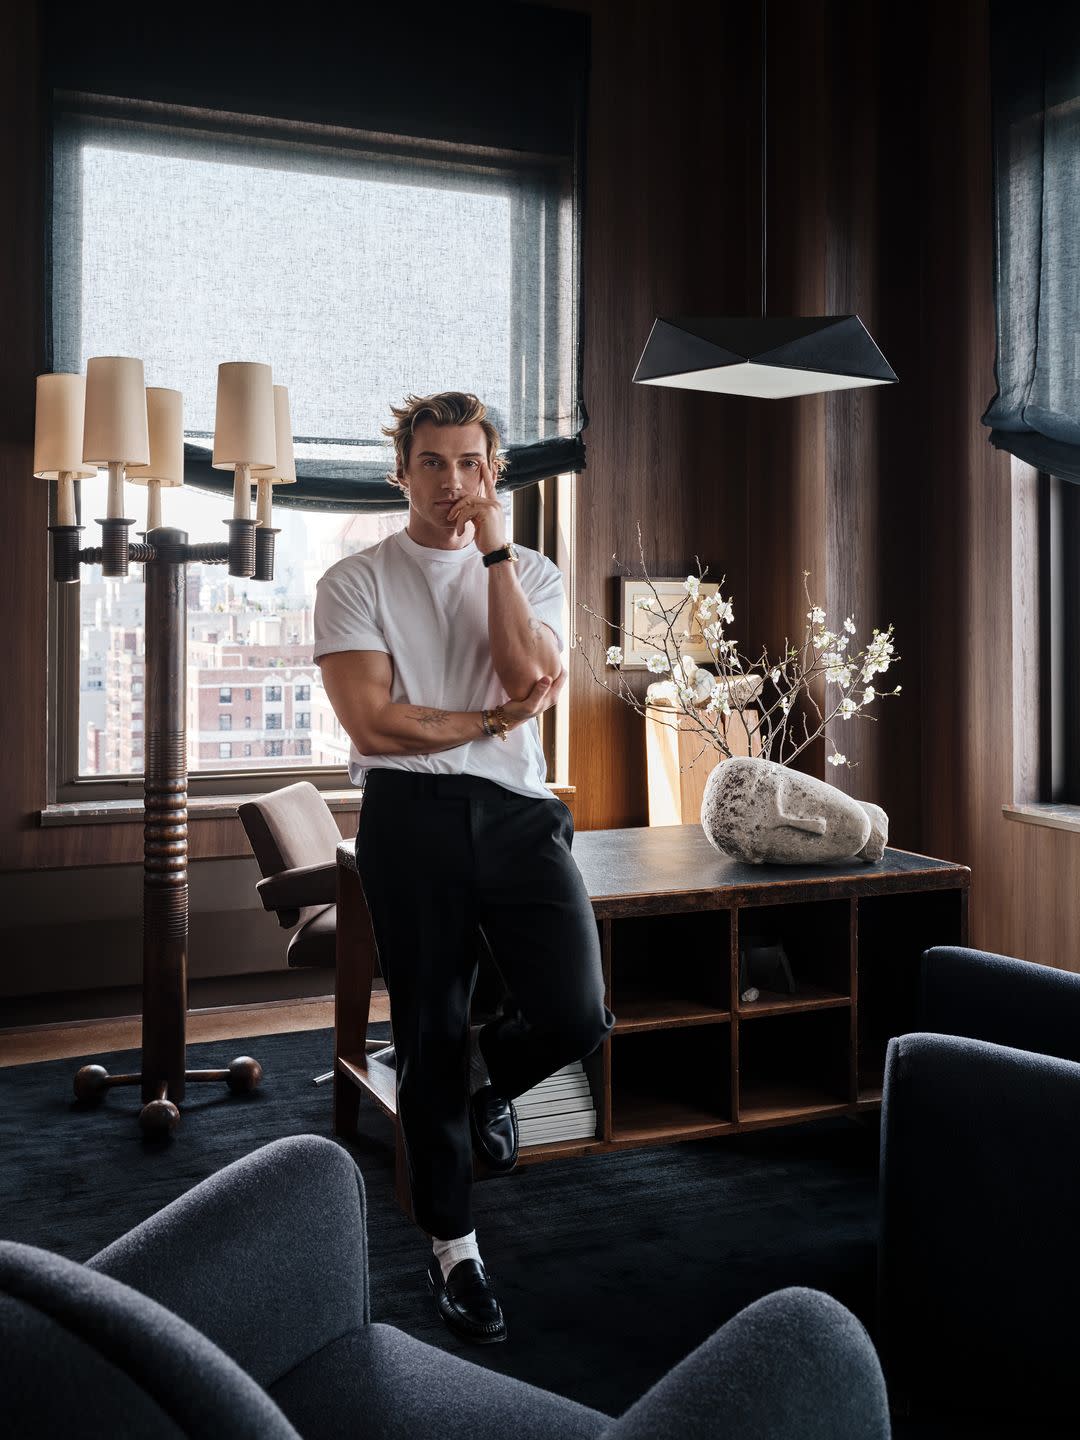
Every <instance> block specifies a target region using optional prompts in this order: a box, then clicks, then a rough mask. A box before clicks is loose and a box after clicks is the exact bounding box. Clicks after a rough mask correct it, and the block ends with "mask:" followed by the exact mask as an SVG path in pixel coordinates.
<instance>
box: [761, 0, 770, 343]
mask: <svg viewBox="0 0 1080 1440" xmlns="http://www.w3.org/2000/svg"><path fill="white" fill-rule="evenodd" d="M768 4H769V0H761V314H762V316H763V317H764V314H765V240H766V229H765V185H766V181H765V86H766V69H767V66H766V61H765V39H766V35H765V13H766V11H767V9H768Z"/></svg>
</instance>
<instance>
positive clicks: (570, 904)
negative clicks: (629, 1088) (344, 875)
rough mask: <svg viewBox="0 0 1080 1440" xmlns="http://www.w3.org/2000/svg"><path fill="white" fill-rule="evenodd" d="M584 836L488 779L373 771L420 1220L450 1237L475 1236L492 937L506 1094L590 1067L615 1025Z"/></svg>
mask: <svg viewBox="0 0 1080 1440" xmlns="http://www.w3.org/2000/svg"><path fill="white" fill-rule="evenodd" d="M573 834H574V822H573V819H572V817H571V815H570V811H569V810H568V809H567V807H566V806H565V805H564V804H563V803H562V801H561V800H558V799H556V798H555V797H551V798H549V799H531V798H529V797H527V796H524V795H517V794H515V793H514V792H513V791H510V790H507V789H505V787H503V786H502V785H497V784H496V783H495V782H494V781H492V780H484V779H481V778H479V777H478V776H474V775H421V774H418V773H415V772H412V771H406V770H370V771H368V775H367V781H366V784H365V788H364V803H363V806H362V808H361V811H360V826H359V829H358V831H357V836H356V860H357V867H358V869H359V873H360V879H361V882H362V884H363V887H364V896H365V898H366V900H367V904H368V909H369V910H370V912H371V921H372V927H373V929H374V933H375V942H376V944H377V946H378V950H379V963H380V965H381V967H382V972H383V976H384V978H385V980H386V987H387V990H388V991H389V994H390V1016H391V1026H392V1029H393V1034H394V1047H395V1049H396V1052H397V1094H398V1114H399V1116H400V1119H401V1127H402V1131H403V1134H404V1138H405V1150H406V1154H407V1157H408V1165H409V1178H410V1181H411V1185H412V1197H413V1208H414V1212H415V1215H416V1220H417V1223H418V1224H419V1225H421V1226H422V1227H423V1228H424V1229H425V1230H426V1231H427V1232H428V1234H429V1235H433V1236H435V1237H436V1238H437V1239H441V1240H451V1239H454V1238H456V1237H457V1236H459V1235H467V1234H468V1233H469V1231H470V1230H472V1229H473V1220H472V1206H471V1193H472V1169H473V1162H472V1141H471V1136H470V1131H469V1110H468V1073H467V1072H468V1054H469V1043H468V1042H469V1005H470V998H471V995H472V989H473V985H474V982H475V979H476V966H477V956H478V953H479V940H478V934H477V929H478V927H480V928H481V929H482V930H483V933H484V937H485V939H486V940H487V943H488V946H489V947H490V949H491V952H492V954H493V956H494V959H495V963H496V966H497V967H498V970H499V973H500V975H501V977H502V979H503V981H504V983H505V986H506V988H507V990H508V992H509V995H510V996H511V997H512V1002H508V1003H507V1004H506V1005H505V1006H504V1010H503V1013H502V1014H501V1015H499V1016H497V1017H496V1018H495V1019H494V1020H492V1021H490V1022H489V1023H488V1024H486V1025H485V1026H484V1028H483V1029H482V1030H481V1032H480V1049H481V1053H482V1054H483V1056H484V1059H485V1061H486V1062H487V1067H488V1073H489V1074H490V1076H491V1084H492V1086H493V1088H494V1089H495V1090H496V1091H497V1092H498V1093H499V1094H500V1095H503V1096H505V1097H507V1098H513V1096H515V1095H520V1094H521V1093H522V1092H523V1091H525V1090H528V1089H530V1088H531V1087H532V1086H533V1085H536V1084H538V1083H539V1082H540V1081H541V1080H543V1079H544V1078H545V1077H546V1076H548V1075H551V1074H553V1073H554V1072H555V1071H556V1070H558V1069H560V1068H561V1067H562V1066H563V1065H568V1064H570V1062H571V1061H573V1060H578V1059H581V1058H582V1057H583V1056H585V1055H588V1054H589V1053H590V1052H591V1051H593V1050H595V1048H596V1047H597V1045H599V1044H600V1042H601V1041H602V1040H603V1039H604V1037H605V1036H606V1035H607V1034H608V1032H609V1030H610V1029H611V1026H612V1024H613V1023H614V1018H613V1016H612V1014H611V1012H610V1011H609V1010H608V1009H607V1007H606V1006H605V1004H604V978H603V972H602V968H601V961H600V944H599V939H598V936H597V930H596V921H595V919H594V917H593V912H592V906H591V905H590V903H589V899H588V896H587V895H586V893H585V885H584V882H583V881H582V878H581V873H580V871H579V870H578V868H577V866H576V865H575V864H574V861H573V858H572V856H571V854H570V846H571V843H572V841H573Z"/></svg>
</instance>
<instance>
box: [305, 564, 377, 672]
mask: <svg viewBox="0 0 1080 1440" xmlns="http://www.w3.org/2000/svg"><path fill="white" fill-rule="evenodd" d="M314 630H315V647H314V650H313V658H314V659H316V660H318V659H319V658H320V657H321V656H323V655H332V654H334V653H335V652H337V651H341V650H383V651H385V652H386V653H387V654H389V653H390V646H389V645H388V644H387V643H386V637H385V635H384V634H383V632H382V627H381V626H380V624H379V621H378V618H377V616H376V614H375V605H374V603H373V595H372V588H371V583H370V580H369V578H368V577H367V575H366V574H365V573H364V572H363V571H358V570H356V569H353V571H352V573H350V572H349V571H348V570H346V569H345V568H344V567H342V566H340V565H335V566H332V567H331V569H329V570H328V571H327V572H326V574H325V575H324V576H323V577H322V579H321V580H320V581H319V583H318V585H317V586H316V588H315V618H314Z"/></svg>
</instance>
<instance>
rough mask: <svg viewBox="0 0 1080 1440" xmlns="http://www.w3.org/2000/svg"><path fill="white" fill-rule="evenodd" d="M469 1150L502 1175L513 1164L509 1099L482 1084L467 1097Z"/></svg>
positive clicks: (514, 1136)
mask: <svg viewBox="0 0 1080 1440" xmlns="http://www.w3.org/2000/svg"><path fill="white" fill-rule="evenodd" d="M469 1123H470V1125H471V1126H472V1138H473V1149H474V1150H475V1151H476V1154H477V1157H478V1158H479V1159H480V1160H481V1161H482V1162H483V1164H484V1165H486V1166H487V1168H488V1169H489V1170H492V1171H494V1172H495V1173H496V1174H497V1175H504V1174H505V1173H506V1172H507V1171H508V1170H512V1169H513V1168H514V1166H515V1165H516V1164H517V1158H518V1118H517V1111H516V1110H515V1109H514V1104H513V1101H511V1100H504V1099H503V1098H502V1096H501V1095H496V1093H495V1091H494V1090H493V1089H492V1088H491V1086H490V1085H482V1086H481V1087H480V1089H479V1090H477V1092H476V1093H475V1095H473V1096H472V1097H471V1098H470V1100H469Z"/></svg>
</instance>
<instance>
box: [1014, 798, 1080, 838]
mask: <svg viewBox="0 0 1080 1440" xmlns="http://www.w3.org/2000/svg"><path fill="white" fill-rule="evenodd" d="M1001 813H1002V814H1003V815H1004V816H1005V819H1006V820H1019V821H1021V822H1022V823H1023V824H1024V825H1045V826H1046V827H1047V828H1048V829H1050V830H1075V831H1080V805H1058V804H1051V803H1049V802H1047V803H1045V804H1042V803H1040V804H1037V805H1003V806H1002V807H1001Z"/></svg>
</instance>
